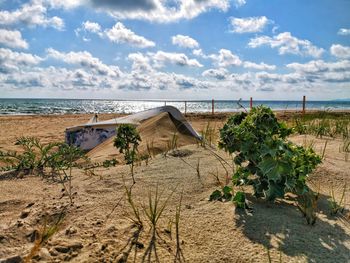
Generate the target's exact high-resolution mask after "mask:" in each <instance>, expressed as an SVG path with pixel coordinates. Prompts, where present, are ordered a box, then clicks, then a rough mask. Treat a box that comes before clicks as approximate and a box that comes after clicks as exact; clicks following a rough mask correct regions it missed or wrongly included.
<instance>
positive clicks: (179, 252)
mask: <svg viewBox="0 0 350 263" xmlns="http://www.w3.org/2000/svg"><path fill="white" fill-rule="evenodd" d="M182 197H183V192H182V193H181V196H180V202H179V205H177V206H176V209H175V235H176V253H175V260H174V262H185V257H184V255H183V252H182V249H181V242H180V215H181V204H182Z"/></svg>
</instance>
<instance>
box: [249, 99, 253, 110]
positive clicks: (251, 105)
mask: <svg viewBox="0 0 350 263" xmlns="http://www.w3.org/2000/svg"><path fill="white" fill-rule="evenodd" d="M252 108H253V97H250V110H251V109H252Z"/></svg>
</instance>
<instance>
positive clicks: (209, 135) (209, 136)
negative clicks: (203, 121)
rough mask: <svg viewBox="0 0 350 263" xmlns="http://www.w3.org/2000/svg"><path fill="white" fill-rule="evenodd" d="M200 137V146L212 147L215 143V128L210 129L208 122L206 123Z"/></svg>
mask: <svg viewBox="0 0 350 263" xmlns="http://www.w3.org/2000/svg"><path fill="white" fill-rule="evenodd" d="M201 137H202V140H201V141H200V146H202V147H205V146H206V145H209V146H212V144H213V142H214V141H215V127H214V128H212V127H211V124H210V122H208V123H207V125H206V126H205V128H204V129H203V130H202V131H201Z"/></svg>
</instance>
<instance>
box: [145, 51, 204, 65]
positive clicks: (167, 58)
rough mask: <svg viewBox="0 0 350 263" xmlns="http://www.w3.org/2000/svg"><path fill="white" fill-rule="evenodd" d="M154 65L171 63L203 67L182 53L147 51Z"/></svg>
mask: <svg viewBox="0 0 350 263" xmlns="http://www.w3.org/2000/svg"><path fill="white" fill-rule="evenodd" d="M149 56H150V57H151V59H152V60H153V61H154V63H155V66H156V67H163V66H164V65H165V63H171V64H175V65H179V66H191V67H203V65H202V64H201V63H199V62H198V61H197V60H196V59H190V58H188V57H187V56H186V55H185V54H183V53H171V52H164V51H158V52H157V53H149Z"/></svg>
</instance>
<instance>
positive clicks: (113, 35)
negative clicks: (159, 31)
mask: <svg viewBox="0 0 350 263" xmlns="http://www.w3.org/2000/svg"><path fill="white" fill-rule="evenodd" d="M105 36H106V37H107V38H108V39H109V40H110V41H112V42H115V43H118V44H120V43H127V44H130V45H132V46H136V47H140V48H147V47H154V46H155V45H156V44H155V43H154V42H153V41H150V40H148V39H146V38H144V37H142V36H139V35H136V34H135V33H134V32H133V31H131V30H130V29H128V28H126V27H125V26H124V25H123V24H122V23H120V22H117V23H116V24H115V25H114V26H113V27H112V28H111V29H108V30H105Z"/></svg>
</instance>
